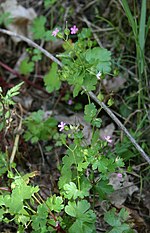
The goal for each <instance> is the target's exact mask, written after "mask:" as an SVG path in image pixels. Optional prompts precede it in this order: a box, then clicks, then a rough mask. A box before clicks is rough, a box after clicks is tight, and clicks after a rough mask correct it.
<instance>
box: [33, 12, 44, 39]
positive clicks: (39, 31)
mask: <svg viewBox="0 0 150 233" xmlns="http://www.w3.org/2000/svg"><path fill="white" fill-rule="evenodd" d="M45 23H46V17H45V16H39V17H38V18H36V19H34V20H33V25H32V32H33V38H34V39H43V38H44V36H45Z"/></svg>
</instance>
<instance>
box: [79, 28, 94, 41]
mask: <svg viewBox="0 0 150 233" xmlns="http://www.w3.org/2000/svg"><path fill="white" fill-rule="evenodd" d="M91 35H92V33H91V30H90V29H89V28H82V31H81V32H80V33H79V34H78V38H79V39H86V38H90V37H91Z"/></svg>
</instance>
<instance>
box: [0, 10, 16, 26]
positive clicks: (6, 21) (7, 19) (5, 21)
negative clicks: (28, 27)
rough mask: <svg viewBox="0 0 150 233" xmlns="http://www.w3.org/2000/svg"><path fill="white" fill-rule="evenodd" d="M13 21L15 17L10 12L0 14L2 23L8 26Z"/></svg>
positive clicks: (0, 22)
mask: <svg viewBox="0 0 150 233" xmlns="http://www.w3.org/2000/svg"><path fill="white" fill-rule="evenodd" d="M12 21H13V19H12V18H11V14H10V12H4V13H1V15H0V25H1V24H4V25H5V26H8V25H9V24H10V23H11V22H12Z"/></svg>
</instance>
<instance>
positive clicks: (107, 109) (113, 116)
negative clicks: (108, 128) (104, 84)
mask: <svg viewBox="0 0 150 233" xmlns="http://www.w3.org/2000/svg"><path fill="white" fill-rule="evenodd" d="M88 94H89V95H90V97H91V98H92V99H93V100H94V101H95V102H96V103H97V104H98V105H100V106H101V107H102V108H103V109H104V110H105V112H107V113H108V115H109V116H110V117H111V118H112V119H113V121H114V122H115V123H116V124H117V125H118V126H119V128H120V129H121V130H122V131H123V132H124V133H125V134H126V136H127V137H128V138H129V140H130V141H131V143H132V144H133V145H134V146H135V148H136V149H137V150H138V152H139V153H140V154H141V155H142V157H143V158H144V159H145V160H146V161H147V162H148V163H149V164H150V157H149V156H148V155H147V154H146V153H145V152H144V150H143V149H142V148H141V147H140V146H139V144H138V143H137V142H136V141H135V139H134V138H133V137H132V136H131V134H130V133H129V131H128V130H127V128H126V127H125V126H124V125H123V124H122V123H121V121H119V119H118V118H117V117H116V116H115V114H114V113H113V112H112V111H111V110H110V109H109V108H108V107H107V106H106V105H105V104H104V103H103V102H100V101H99V100H98V98H97V97H96V95H94V93H93V92H91V91H90V92H89V93H88Z"/></svg>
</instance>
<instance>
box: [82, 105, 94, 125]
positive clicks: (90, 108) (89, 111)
mask: <svg viewBox="0 0 150 233" xmlns="http://www.w3.org/2000/svg"><path fill="white" fill-rule="evenodd" d="M96 113H97V109H96V107H95V105H94V103H91V104H88V105H86V106H85V109H84V114H85V116H84V119H85V121H87V122H91V121H92V119H93V118H94V117H95V116H96Z"/></svg>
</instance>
